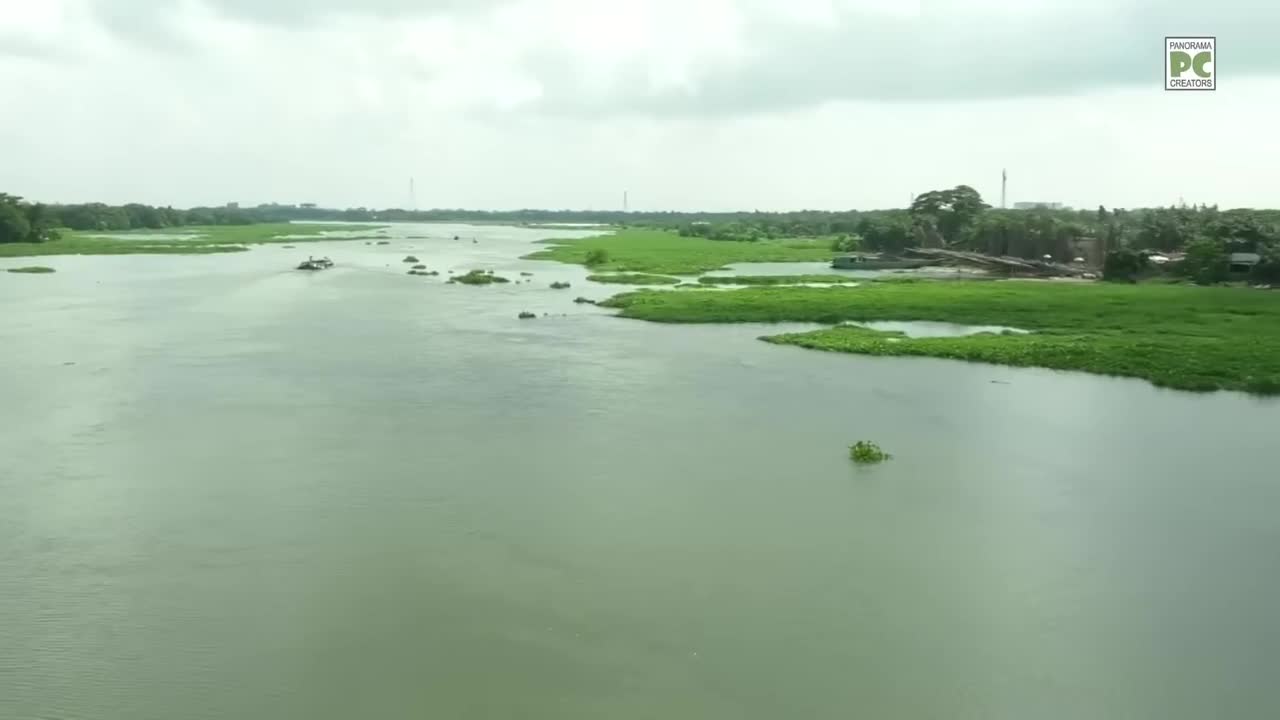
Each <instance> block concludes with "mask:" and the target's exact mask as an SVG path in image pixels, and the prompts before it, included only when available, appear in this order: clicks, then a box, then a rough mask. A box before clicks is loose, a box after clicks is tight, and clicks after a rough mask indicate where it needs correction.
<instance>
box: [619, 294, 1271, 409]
mask: <svg viewBox="0 0 1280 720" xmlns="http://www.w3.org/2000/svg"><path fill="white" fill-rule="evenodd" d="M601 304H602V305H603V306H605V307H612V308H618V309H620V310H621V313H620V315H621V316H622V317H629V318H637V319H642V320H650V321H655V322H675V323H725V322H763V323H781V322H816V323H824V324H828V325H832V326H836V325H837V324H838V323H842V322H867V321H874V320H896V321H921V320H922V321H938V322H952V323H959V324H962V325H984V326H1001V327H1015V328H1021V329H1024V330H1030V331H1032V332H1031V333H1029V334H1012V335H998V334H990V333H982V334H976V335H968V336H964V337H922V338H913V337H905V336H902V335H899V334H895V333H885V332H878V331H876V330H871V329H868V328H863V327H848V326H839V327H830V328H826V329H819V330H815V331H812V332H803V333H790V334H784V335H775V336H771V337H766V338H763V339H764V340H766V341H768V342H772V343H777V344H784V345H796V346H799V347H805V348H811V349H815V350H826V351H832V352H846V353H858V354H863V355H885V356H917V357H935V358H946V359H950V360H966V361H970V362H983V363H993V364H999V365H1012V366H1018V367H1042V368H1049V369H1053V370H1079V371H1084V372H1091V373H1097V374H1100V375H1115V376H1122V377H1134V378H1142V379H1145V380H1148V381H1150V382H1151V383H1152V384H1155V385H1158V386H1161V387H1171V388H1178V389H1182V390H1193V391H1212V390H1239V391H1244V392H1250V393H1255V394H1260V395H1280V294H1277V293H1268V292H1258V291H1256V290H1251V289H1247V288H1232V287H1196V286H1193V285H1164V284H1137V285H1133V284H1128V283H1055V282H1037V281H999V282H995V281H972V282H948V281H929V280H926V281H921V282H914V283H867V284H866V285H862V286H859V287H856V288H847V287H838V288H805V287H753V288H745V289H742V290H729V291H723V292H665V291H655V290H651V291H637V292H630V293H624V294H622V295H618V296H615V297H612V298H610V299H608V300H606V301H604V302H603V303H601Z"/></svg>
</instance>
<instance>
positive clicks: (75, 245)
mask: <svg viewBox="0 0 1280 720" xmlns="http://www.w3.org/2000/svg"><path fill="white" fill-rule="evenodd" d="M382 227H385V225H328V224H293V223H261V224H256V225H209V226H205V225H187V226H182V227H172V228H163V229H144V230H124V231H119V232H113V231H92V230H62V231H60V233H59V236H58V237H57V238H56V239H50V240H45V241H43V242H21V243H2V244H0V257H42V256H53V255H203V254H210V253H231V252H245V251H247V250H248V249H249V247H248V246H250V245H272V244H289V245H293V244H299V243H309V242H326V241H328V242H338V241H349V240H371V239H374V238H373V237H372V236H370V235H369V233H370V232H372V231H375V230H378V229H380V228H382Z"/></svg>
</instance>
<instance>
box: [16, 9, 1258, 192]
mask: <svg viewBox="0 0 1280 720" xmlns="http://www.w3.org/2000/svg"><path fill="white" fill-rule="evenodd" d="M1277 28H1280V3H1277V2H1275V1H1274V0H1212V1H1210V0H1201V1H1199V2H1190V1H1189V0H0V83H3V84H2V85H0V87H4V88H5V91H4V93H3V95H2V96H0V97H3V100H2V101H0V191H7V192H11V193H14V194H19V195H24V196H26V197H29V198H32V199H38V200H43V201H68V202H70V201H88V200H102V201H106V202H126V201H140V202H147V203H153V204H166V205H168V204H172V205H175V206H189V205H197V204H222V203H225V202H228V201H239V202H242V203H252V204H256V203H259V202H271V201H274V202H282V203H297V202H316V203H320V204H322V205H331V206H343V207H345V206H369V207H390V206H398V207H406V206H408V205H409V203H410V195H409V178H410V177H414V178H416V185H417V206H418V207H420V208H429V207H467V208H484V209H493V208H519V207H543V208H588V209H611V208H617V207H620V206H621V204H622V193H623V191H624V190H629V191H630V196H631V207H632V209H645V210H649V209H655V210H658V209H675V210H693V209H713V210H725V209H747V210H750V209H762V210H777V209H800V208H824V209H846V208H859V209H869V208H879V207H893V206H902V205H905V204H906V203H907V202H908V200H909V197H910V194H911V193H913V192H915V193H919V192H923V191H925V190H929V189H933V188H938V187H949V186H952V185H956V184H959V183H967V184H970V185H973V186H974V187H976V188H978V190H979V191H981V192H982V193H983V194H984V196H986V198H987V199H988V201H990V202H992V203H998V202H999V195H1000V171H1001V168H1002V167H1007V168H1008V171H1009V177H1010V193H1009V195H1010V198H1009V199H1010V202H1013V201H1017V200H1050V201H1062V202H1066V203H1068V204H1072V205H1075V206H1079V207H1093V206H1096V205H1098V204H1099V203H1103V204H1106V205H1107V206H1120V207H1136V206H1141V205H1152V204H1169V203H1172V202H1177V201H1178V200H1179V198H1185V200H1186V202H1188V203H1199V202H1206V203H1211V204H1212V203H1219V204H1221V205H1222V206H1224V207H1236V206H1257V207H1261V206H1269V207H1278V206H1280V192H1278V188H1280V185H1278V184H1277V181H1276V179H1275V168H1276V167H1280V133H1277V131H1276V129H1275V127H1276V124H1277V122H1278V121H1277V118H1280V53H1276V52H1275V51H1274V50H1273V46H1274V42H1275V40H1274V35H1275V32H1276V30H1277ZM1167 34H1182V35H1216V36H1217V38H1218V47H1219V53H1220V54H1221V55H1222V57H1223V63H1222V66H1221V72H1220V75H1219V76H1218V83H1219V89H1218V90H1216V91H1214V92H1166V91H1165V90H1164V89H1163V88H1164V85H1163V76H1162V71H1163V68H1162V64H1163V59H1162V51H1163V39H1164V36H1165V35H1167Z"/></svg>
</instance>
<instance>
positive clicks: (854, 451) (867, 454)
mask: <svg viewBox="0 0 1280 720" xmlns="http://www.w3.org/2000/svg"><path fill="white" fill-rule="evenodd" d="M892 457H893V456H892V455H890V454H889V453H887V452H885V451H884V450H881V449H880V446H879V445H877V444H875V443H873V442H869V441H867V440H859V441H858V442H856V443H854V444H853V445H851V446H850V447H849V458H850V459H852V460H853V461H854V462H856V463H858V464H859V465H878V464H879V463H882V462H884V461H885V460H889V459H891V458H892Z"/></svg>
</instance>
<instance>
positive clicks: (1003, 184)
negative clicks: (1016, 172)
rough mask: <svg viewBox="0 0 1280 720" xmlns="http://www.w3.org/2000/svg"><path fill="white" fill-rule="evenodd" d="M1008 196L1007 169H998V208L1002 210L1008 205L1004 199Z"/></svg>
mask: <svg viewBox="0 0 1280 720" xmlns="http://www.w3.org/2000/svg"><path fill="white" fill-rule="evenodd" d="M1008 198H1009V171H1008V170H1001V171H1000V209H1001V210H1004V209H1005V208H1006V207H1008V205H1006V204H1005V201H1006V200H1008Z"/></svg>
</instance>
